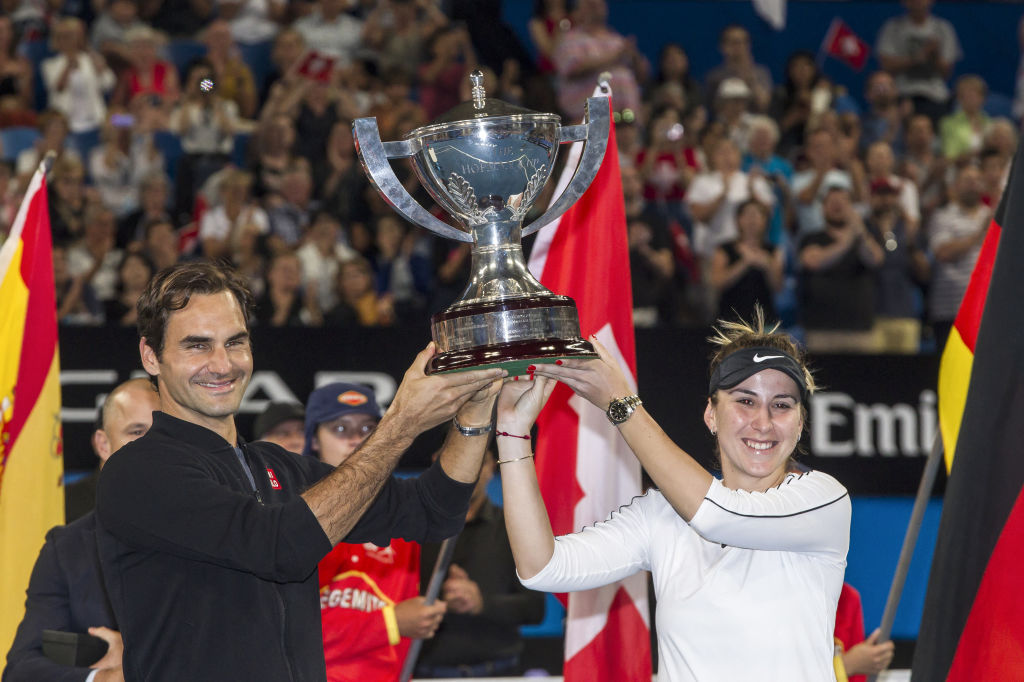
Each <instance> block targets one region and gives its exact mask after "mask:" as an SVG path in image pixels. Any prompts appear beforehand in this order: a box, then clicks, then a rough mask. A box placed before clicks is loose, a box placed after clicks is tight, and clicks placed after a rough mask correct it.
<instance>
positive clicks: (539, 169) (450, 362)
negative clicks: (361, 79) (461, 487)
mask: <svg viewBox="0 0 1024 682" xmlns="http://www.w3.org/2000/svg"><path fill="white" fill-rule="evenodd" d="M471 79H472V80H473V84H474V87H473V99H472V101H470V102H465V103H463V104H461V105H459V106H457V107H455V108H454V109H452V110H451V111H449V112H448V113H447V114H445V115H443V116H442V117H440V118H439V119H437V120H435V121H434V122H432V123H431V124H429V125H426V126H422V127H420V128H416V129H415V130H412V131H410V132H409V133H407V134H406V135H405V138H404V140H402V141H400V142H386V143H385V142H381V139H380V132H379V130H378V128H377V122H376V120H375V119H373V118H361V119H357V120H356V121H355V122H354V123H353V125H352V127H353V136H354V138H355V142H356V149H357V151H358V153H359V159H360V161H361V163H362V164H363V168H364V170H365V171H366V173H367V175H368V177H369V178H370V181H371V182H372V183H373V185H374V186H375V187H376V188H377V190H378V191H379V192H380V193H381V195H382V196H383V197H384V199H385V201H387V202H388V204H390V205H391V206H392V207H393V208H394V209H395V210H396V211H398V212H399V213H400V214H401V215H402V216H403V217H405V218H406V219H407V220H409V221H410V222H413V223H416V224H418V225H420V226H422V227H425V228H427V229H429V230H432V231H433V232H436V233H437V234H440V235H441V236H444V237H448V238H450V239H456V240H459V241H465V242H472V243H473V247H472V266H471V272H472V275H471V278H470V281H469V284H468V285H467V286H466V288H465V290H464V291H463V292H462V294H461V296H460V297H459V299H458V300H457V301H455V302H454V303H453V304H451V305H450V306H448V307H447V308H445V309H444V310H442V311H440V312H438V313H436V314H435V315H433V316H432V317H431V333H432V336H433V339H434V342H435V343H436V345H437V350H438V353H437V355H435V356H434V357H433V358H432V359H431V360H430V362H429V364H428V367H427V371H428V373H435V372H451V371H460V370H468V369H475V368H479V367H485V366H495V365H497V366H500V367H503V368H505V369H506V370H508V373H509V376H516V375H520V374H524V373H525V372H526V368H527V367H528V366H529V365H531V364H536V363H541V362H555V361H556V360H558V359H561V358H595V357H597V353H596V352H595V351H594V348H593V346H592V345H591V344H590V343H589V342H587V341H585V340H584V339H582V338H581V336H580V325H579V316H578V314H577V312H576V305H575V303H574V302H573V300H572V299H571V298H569V297H567V296H559V295H557V294H554V293H552V292H551V291H549V290H548V289H547V288H545V287H544V286H543V285H542V284H541V283H540V282H538V281H537V279H536V278H535V277H534V276H533V275H532V274H531V273H530V271H529V269H528V268H527V266H526V260H525V258H524V256H523V247H522V237H523V236H525V235H528V234H531V233H532V232H535V231H536V230H538V229H540V228H541V227H542V226H543V225H546V224H547V223H549V222H551V221H552V220H554V219H555V218H557V217H558V216H560V215H562V213H564V212H565V211H566V210H567V209H568V208H569V207H570V206H571V205H572V204H573V203H575V202H576V200H578V199H579V197H580V196H582V194H583V192H584V191H586V188H587V187H588V186H589V185H590V183H591V181H592V180H593V179H594V176H595V175H596V174H597V170H598V168H599V167H600V165H601V160H602V159H603V158H604V152H605V148H606V146H607V141H608V128H609V125H610V120H609V115H608V102H607V100H606V99H605V98H603V97H596V98H591V99H590V100H588V101H587V116H586V119H585V123H583V124H582V125H577V126H569V127H565V126H562V125H560V118H559V117H558V116H557V115H555V114H545V113H538V112H533V111H530V110H528V109H523V108H521V107H516V106H513V105H511V104H508V103H506V102H502V101H500V100H495V99H489V98H487V97H486V96H485V93H484V91H483V87H482V86H481V84H480V83H481V81H482V75H481V74H480V72H474V73H473V75H472V76H471ZM575 141H584V142H585V145H584V149H583V154H582V155H581V160H580V163H579V165H578V166H577V168H576V171H575V173H574V175H573V178H572V180H571V181H570V182H569V184H568V186H567V187H566V189H565V191H563V193H562V194H561V195H560V196H559V197H558V199H557V200H556V201H555V203H554V204H552V205H551V207H550V208H549V209H548V210H547V211H546V212H545V213H544V214H543V215H542V216H540V217H539V218H538V219H537V220H536V221H534V222H533V223H531V224H530V225H529V226H527V227H526V228H524V227H523V220H524V219H525V217H526V215H527V213H528V212H529V211H530V209H531V208H532V207H533V204H534V203H535V201H536V199H537V197H538V195H539V194H540V192H541V190H542V189H543V187H544V185H545V184H546V183H547V181H548V179H549V177H550V176H551V172H552V169H553V168H554V164H555V160H556V158H557V155H558V147H559V145H560V144H562V143H565V142H575ZM398 158H408V159H410V160H411V163H412V166H413V169H414V170H415V172H416V175H417V177H418V178H419V180H420V182H421V183H422V185H423V187H424V188H425V189H426V190H427V192H428V193H429V194H430V196H431V197H433V199H434V201H436V202H437V204H438V205H439V206H440V207H441V208H442V209H444V211H446V212H447V213H448V214H449V215H451V216H452V217H454V218H455V219H456V221H458V223H459V224H460V225H461V226H462V227H463V228H464V229H461V230H460V229H457V228H455V227H452V226H451V225H448V224H447V223H444V222H442V221H440V220H438V219H437V218H435V217H434V216H433V215H431V214H430V213H429V212H428V211H427V210H426V209H424V208H423V207H422V206H421V205H420V204H419V203H418V202H417V201H416V200H415V199H413V197H412V196H411V195H410V194H409V193H408V192H407V191H406V190H405V188H404V187H403V186H402V184H401V182H400V181H399V180H398V178H397V177H396V176H395V173H394V171H393V170H392V168H391V166H390V163H389V159H398Z"/></svg>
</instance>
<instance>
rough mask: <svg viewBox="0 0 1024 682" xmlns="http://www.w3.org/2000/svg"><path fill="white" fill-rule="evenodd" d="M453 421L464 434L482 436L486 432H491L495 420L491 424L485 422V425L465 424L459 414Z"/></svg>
mask: <svg viewBox="0 0 1024 682" xmlns="http://www.w3.org/2000/svg"><path fill="white" fill-rule="evenodd" d="M452 422H453V423H454V424H455V428H456V429H458V430H459V433H461V434H462V435H463V436H470V437H472V436H482V435H484V434H485V433H490V432H491V431H493V430H494V422H491V423H490V424H484V425H483V426H463V425H462V424H460V423H459V418H458V416H456V417H454V418H452Z"/></svg>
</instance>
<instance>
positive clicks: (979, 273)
mask: <svg viewBox="0 0 1024 682" xmlns="http://www.w3.org/2000/svg"><path fill="white" fill-rule="evenodd" d="M1003 199H1004V200H1003V201H1001V202H1000V203H999V209H998V210H997V211H996V216H995V218H994V219H993V220H992V222H991V223H990V225H989V228H988V231H987V233H986V234H985V242H984V243H983V244H982V245H981V252H980V253H979V254H978V261H977V263H976V264H975V266H974V271H973V272H972V273H971V281H970V283H969V284H968V285H967V291H966V292H965V293H964V298H963V300H962V301H961V302H960V309H959V310H958V311H957V314H956V320H955V321H954V322H953V329H952V330H951V331H950V332H949V339H948V340H947V341H946V348H945V349H944V350H943V352H942V364H941V365H939V429H940V430H941V431H942V442H943V444H944V445H945V458H946V473H947V474H948V473H949V472H950V471H951V470H952V468H953V455H954V454H955V451H956V440H957V436H958V435H959V434H960V420H961V419H962V418H963V414H964V405H965V404H966V403H967V384H968V381H969V379H970V377H971V367H972V366H973V364H974V347H975V345H976V343H977V341H978V327H980V326H981V313H982V311H983V310H984V309H985V298H986V297H987V296H988V285H989V280H990V279H991V278H992V266H993V265H994V264H995V262H996V249H998V248H999V235H1000V234H1002V228H1001V227H1000V225H1001V224H1002V216H1003V214H1004V213H1005V208H1006V202H1005V199H1006V196H1005V195H1004V196H1003Z"/></svg>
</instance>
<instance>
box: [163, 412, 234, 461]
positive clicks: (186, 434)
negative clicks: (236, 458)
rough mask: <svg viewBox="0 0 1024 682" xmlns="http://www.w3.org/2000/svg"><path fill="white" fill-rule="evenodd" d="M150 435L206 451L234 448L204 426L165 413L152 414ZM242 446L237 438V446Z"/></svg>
mask: <svg viewBox="0 0 1024 682" xmlns="http://www.w3.org/2000/svg"><path fill="white" fill-rule="evenodd" d="M150 433H158V434H160V435H162V436H167V437H168V438H173V439H174V440H180V441H182V442H185V443H188V444H189V445H194V446H196V447H197V448H202V449H204V450H208V451H214V450H223V449H224V448H230V447H234V444H233V443H228V442H227V441H226V440H224V438H223V437H222V436H221V435H220V434H218V433H215V432H214V431H211V430H210V429H208V428H206V427H205V426H200V425H199V424H194V423H192V422H190V421H185V420H184V419H178V418H177V417H172V416H171V415H169V414H167V413H166V412H159V411H156V412H154V413H153V426H152V428H150ZM244 444H245V441H244V440H243V439H242V437H241V436H238V445H244Z"/></svg>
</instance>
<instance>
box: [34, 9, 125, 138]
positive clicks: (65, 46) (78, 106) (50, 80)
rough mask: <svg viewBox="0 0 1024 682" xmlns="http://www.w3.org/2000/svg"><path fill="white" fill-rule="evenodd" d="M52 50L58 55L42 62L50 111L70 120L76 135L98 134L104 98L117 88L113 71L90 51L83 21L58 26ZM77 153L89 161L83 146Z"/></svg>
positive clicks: (104, 109) (69, 20)
mask: <svg viewBox="0 0 1024 682" xmlns="http://www.w3.org/2000/svg"><path fill="white" fill-rule="evenodd" d="M53 48H54V50H56V52H57V54H56V55H54V56H53V57H50V58H49V59H45V60H43V64H42V67H41V68H42V73H43V82H44V83H45V84H46V93H47V96H48V97H49V102H50V108H52V109H56V110H57V111H59V112H61V113H62V114H64V115H65V116H66V117H67V119H68V127H69V128H70V129H71V133H72V134H73V135H75V136H78V137H83V136H85V135H89V134H91V135H97V134H98V131H99V128H100V125H102V124H103V122H104V120H106V117H107V105H106V103H105V101H104V99H103V96H104V94H105V93H106V92H109V91H110V89H111V88H113V87H114V83H115V82H116V79H115V77H114V72H113V71H111V70H110V68H109V67H108V66H107V63H106V61H105V60H104V59H103V57H102V56H100V54H99V53H98V52H93V51H92V50H90V49H89V48H88V45H87V44H86V40H85V25H84V24H83V23H82V20H81V19H76V18H74V17H65V18H64V19H61V20H60V21H59V22H58V23H57V26H56V28H55V29H54V31H53ZM78 151H79V155H80V156H82V158H88V152H89V149H84V148H81V145H80V148H79V150H78Z"/></svg>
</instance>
